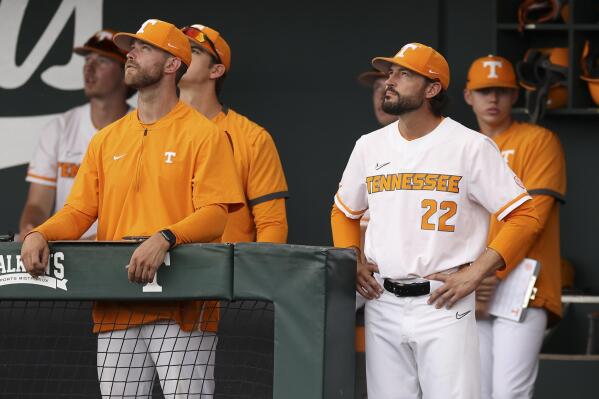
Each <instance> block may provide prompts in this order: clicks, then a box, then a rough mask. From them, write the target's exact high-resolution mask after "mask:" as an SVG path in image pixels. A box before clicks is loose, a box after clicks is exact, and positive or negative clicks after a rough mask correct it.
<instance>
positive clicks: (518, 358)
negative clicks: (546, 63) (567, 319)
mask: <svg viewBox="0 0 599 399" xmlns="http://www.w3.org/2000/svg"><path fill="white" fill-rule="evenodd" d="M464 97H465V100H466V102H467V103H468V104H469V105H471V106H472V109H473V111H474V113H475V114H476V119H477V121H478V125H479V128H480V131H481V132H482V133H483V134H485V135H486V136H488V137H489V138H491V139H493V140H494V141H495V143H496V144H497V146H498V147H499V149H500V150H501V153H502V155H503V157H504V159H505V161H506V162H507V163H508V165H509V166H510V167H511V168H512V170H513V171H514V172H515V173H516V175H517V176H518V177H520V179H522V181H523V182H524V185H525V186H526V188H527V189H528V192H529V194H530V195H531V196H532V198H533V200H532V203H533V204H534V206H535V208H536V209H537V212H538V215H539V221H540V223H541V227H542V231H541V233H540V234H539V236H538V237H537V239H536V241H534V242H533V243H532V245H531V246H530V247H529V249H528V250H527V252H526V256H525V257H526V258H531V259H534V260H536V261H538V262H539V263H540V265H541V269H540V274H539V277H538V280H537V284H536V286H537V289H538V291H537V294H536V297H535V299H534V300H533V301H532V302H531V304H530V305H529V306H530V307H529V309H527V313H526V316H525V319H524V320H523V321H522V322H519V323H518V322H515V321H511V320H507V319H503V318H499V317H492V316H490V315H489V314H488V313H487V310H488V306H489V304H490V303H491V301H492V298H493V294H494V292H495V288H496V287H497V285H498V284H501V280H503V279H504V278H505V277H506V276H507V275H508V274H509V273H510V272H511V271H512V270H513V267H514V266H515V265H517V263H515V264H514V265H512V267H509V266H508V267H507V268H506V269H505V270H502V271H498V272H497V273H495V274H493V275H492V276H490V277H487V278H486V279H485V280H483V283H482V284H481V286H480V288H479V289H478V290H477V293H476V302H477V319H478V320H477V324H478V329H479V338H480V349H481V370H482V373H481V377H482V379H481V381H482V398H484V399H487V398H531V397H532V395H533V389H534V383H535V379H536V376H537V371H538V354H539V351H540V349H541V344H542V342H543V336H544V332H545V328H546V326H547V323H548V321H549V323H552V322H555V321H557V320H559V319H560V318H561V297H560V292H561V275H560V249H559V244H560V240H559V204H560V203H561V202H563V201H564V195H565V192H566V173H565V161H564V154H563V150H562V146H561V144H560V142H559V139H558V138H557V136H556V135H555V134H554V133H552V132H550V131H549V130H546V129H544V128H542V127H540V126H537V125H531V124H528V123H519V122H515V121H514V120H512V116H511V110H512V105H513V104H514V103H515V101H516V100H517V98H518V85H517V82H516V75H515V73H514V68H513V67H512V64H511V63H510V62H509V61H508V60H506V59H505V58H503V57H497V56H491V55H490V56H487V57H482V58H479V59H477V60H476V61H474V62H473V64H472V66H471V67H470V70H469V72H468V83H467V85H466V89H465V90H464ZM504 225H505V224H504V223H503V222H500V221H498V220H497V219H496V218H495V217H492V218H491V224H490V227H489V228H490V232H489V241H491V240H493V239H494V238H495V237H496V236H497V235H498V234H499V232H500V231H501V230H502V228H503V227H504ZM521 260H522V259H518V263H519V262H520V261H521Z"/></svg>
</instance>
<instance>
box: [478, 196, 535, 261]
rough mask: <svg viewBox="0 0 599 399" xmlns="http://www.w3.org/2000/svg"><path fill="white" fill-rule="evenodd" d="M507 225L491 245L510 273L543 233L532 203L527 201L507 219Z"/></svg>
mask: <svg viewBox="0 0 599 399" xmlns="http://www.w3.org/2000/svg"><path fill="white" fill-rule="evenodd" d="M504 220H505V224H504V225H503V227H502V228H501V230H500V231H499V234H497V236H496V237H495V238H494V239H493V241H492V242H491V243H490V244H489V248H492V249H493V250H495V252H497V253H498V254H499V255H501V257H502V258H503V261H504V262H505V267H506V269H507V270H508V271H509V270H511V269H513V268H514V267H516V265H518V263H519V261H521V260H522V258H524V256H526V254H527V253H528V251H529V250H530V247H531V246H532V244H533V243H534V242H535V240H536V239H537V236H538V234H539V232H540V231H541V225H540V223H539V216H538V214H537V212H536V209H535V207H534V205H533V204H532V201H526V202H525V203H523V204H522V205H520V206H519V207H518V208H516V209H514V210H513V211H512V212H511V213H510V214H509V215H507V216H506V217H505V219H504Z"/></svg>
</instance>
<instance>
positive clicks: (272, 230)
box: [252, 198, 288, 244]
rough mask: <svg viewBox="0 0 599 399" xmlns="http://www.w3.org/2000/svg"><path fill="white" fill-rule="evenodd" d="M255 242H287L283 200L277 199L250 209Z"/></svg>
mask: <svg viewBox="0 0 599 399" xmlns="http://www.w3.org/2000/svg"><path fill="white" fill-rule="evenodd" d="M252 215H253V217H254V223H255V225H256V241H257V242H274V243H280V244H284V243H286V242H287V230H288V228H287V212H286V209H285V199H284V198H277V199H274V200H272V201H266V202H262V203H260V204H258V205H255V206H254V207H252Z"/></svg>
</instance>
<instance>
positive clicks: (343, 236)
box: [331, 205, 361, 248]
mask: <svg viewBox="0 0 599 399" xmlns="http://www.w3.org/2000/svg"><path fill="white" fill-rule="evenodd" d="M331 229H332V231H333V245H335V246H336V247H341V248H348V247H355V248H360V242H361V239H360V219H350V218H348V217H347V216H345V214H344V213H343V212H341V211H340V210H339V208H337V206H336V205H333V209H332V211H331Z"/></svg>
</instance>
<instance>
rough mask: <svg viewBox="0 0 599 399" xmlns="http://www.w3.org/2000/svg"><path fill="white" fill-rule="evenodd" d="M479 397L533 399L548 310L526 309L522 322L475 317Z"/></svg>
mask: <svg viewBox="0 0 599 399" xmlns="http://www.w3.org/2000/svg"><path fill="white" fill-rule="evenodd" d="M477 325H478V336H479V341H480V363H481V385H482V399H525V398H532V396H533V391H534V385H535V381H536V379H537V373H538V370H539V352H540V351H541V345H542V344H543V337H544V334H545V328H546V327H547V312H546V311H545V310H544V309H540V308H528V309H527V310H526V315H525V318H524V320H523V321H522V322H520V323H517V322H515V321H511V320H507V319H503V318H500V317H496V318H492V319H489V320H478V321H477Z"/></svg>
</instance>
